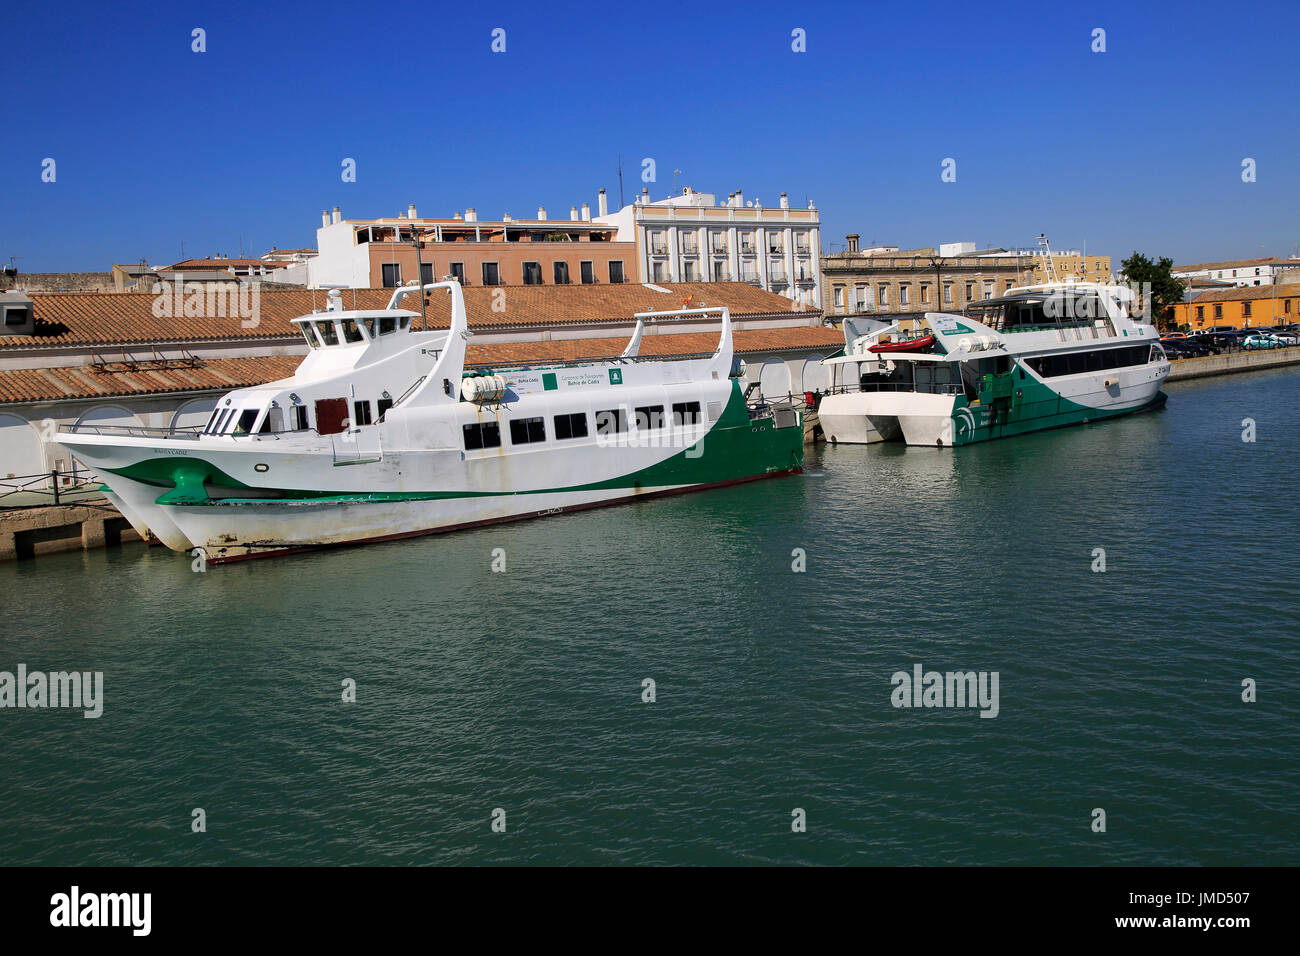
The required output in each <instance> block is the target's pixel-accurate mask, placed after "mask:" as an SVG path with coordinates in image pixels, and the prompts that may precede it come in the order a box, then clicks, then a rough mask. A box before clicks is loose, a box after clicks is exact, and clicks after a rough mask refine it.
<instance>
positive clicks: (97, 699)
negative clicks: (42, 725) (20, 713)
mask: <svg viewBox="0 0 1300 956" xmlns="http://www.w3.org/2000/svg"><path fill="white" fill-rule="evenodd" d="M3 707H17V708H31V709H33V710H38V709H41V708H47V707H67V708H80V709H82V710H84V711H85V713H84V714H83V716H84V717H85V718H86V719H87V720H93V719H94V718H96V717H98V716H100V715H101V714H103V713H104V672H103V671H93V672H92V671H54V672H52V673H48V674H47V673H46V672H45V671H29V670H28V669H27V665H26V664H19V665H18V668H17V673H14V672H12V671H0V708H3Z"/></svg>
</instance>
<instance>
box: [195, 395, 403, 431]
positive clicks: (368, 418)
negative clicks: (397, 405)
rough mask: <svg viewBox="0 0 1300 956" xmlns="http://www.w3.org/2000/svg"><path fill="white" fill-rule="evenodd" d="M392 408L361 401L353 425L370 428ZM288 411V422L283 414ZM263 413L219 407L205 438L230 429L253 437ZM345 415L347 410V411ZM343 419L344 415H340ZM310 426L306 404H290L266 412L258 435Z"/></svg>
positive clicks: (381, 402) (389, 402)
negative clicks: (260, 414)
mask: <svg viewBox="0 0 1300 956" xmlns="http://www.w3.org/2000/svg"><path fill="white" fill-rule="evenodd" d="M392 407H393V400H392V399H391V398H381V399H379V401H378V402H377V403H375V405H374V406H373V407H372V405H371V403H370V402H369V401H368V400H365V399H362V400H358V401H355V402H353V403H352V422H351V425H352V426H353V427H355V426H358V425H371V424H373V423H374V422H375V420H376V419H382V418H383V417H384V413H385V412H387V411H388V410H389V409H390V408H392ZM285 411H287V412H288V416H287V422H286V418H285V416H284V414H283V413H284V412H285ZM260 412H261V409H258V408H224V409H223V408H218V409H217V410H216V411H214V412H213V413H212V417H211V418H210V419H208V424H207V426H206V427H205V428H204V429H203V434H205V435H224V434H226V432H227V430H229V431H230V434H232V435H236V436H239V435H251V434H252V433H253V426H254V425H256V424H257V416H258V414H259V413H260ZM344 414H346V411H345V412H344ZM340 418H342V416H340ZM310 427H311V421H310V418H309V416H308V412H307V406H306V405H291V406H289V408H288V409H287V410H286V409H281V408H272V409H270V410H269V411H268V412H267V413H266V418H264V419H263V420H262V425H261V427H260V428H258V430H257V434H259V435H269V434H271V433H273V432H281V431H292V432H300V431H306V430H307V429H308V428H310Z"/></svg>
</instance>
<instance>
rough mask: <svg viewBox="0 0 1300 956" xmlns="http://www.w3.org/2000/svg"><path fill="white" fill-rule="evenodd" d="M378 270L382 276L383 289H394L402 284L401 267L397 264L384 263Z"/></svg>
mask: <svg viewBox="0 0 1300 956" xmlns="http://www.w3.org/2000/svg"><path fill="white" fill-rule="evenodd" d="M380 269H381V270H382V272H383V276H384V288H385V289H396V288H397V287H398V286H399V285H401V284H402V266H401V263H398V262H385V263H384V264H383V265H382V266H380Z"/></svg>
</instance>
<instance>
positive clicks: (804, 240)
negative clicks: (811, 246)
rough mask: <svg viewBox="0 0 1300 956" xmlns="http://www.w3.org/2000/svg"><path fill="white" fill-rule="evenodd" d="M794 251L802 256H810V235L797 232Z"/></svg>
mask: <svg viewBox="0 0 1300 956" xmlns="http://www.w3.org/2000/svg"><path fill="white" fill-rule="evenodd" d="M794 251H795V252H796V253H797V254H798V255H801V256H806V255H808V233H806V232H796V233H795V234H794Z"/></svg>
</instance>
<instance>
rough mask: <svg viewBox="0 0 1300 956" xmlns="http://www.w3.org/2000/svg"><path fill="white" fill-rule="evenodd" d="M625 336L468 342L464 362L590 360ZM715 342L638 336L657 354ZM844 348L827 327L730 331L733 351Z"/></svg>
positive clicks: (645, 351) (704, 335) (708, 349)
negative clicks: (483, 342)
mask: <svg viewBox="0 0 1300 956" xmlns="http://www.w3.org/2000/svg"><path fill="white" fill-rule="evenodd" d="M626 345H627V339H624V338H622V337H616V336H610V337H607V338H598V339H562V340H560V341H554V342H502V343H494V344H492V345H478V346H475V345H471V346H470V347H469V349H468V352H467V355H466V358H465V363H466V364H467V365H474V366H487V367H491V366H494V365H505V364H520V363H531V364H544V363H547V362H572V361H579V360H589V359H603V358H613V357H614V356H616V355H618V354H619V353H620V352H622V351H623V348H624V347H625V346H626ZM717 347H718V335H717V333H716V332H678V333H669V334H663V335H647V336H645V337H644V338H642V339H641V348H640V352H639V354H641V355H643V356H647V357H652V358H657V357H660V356H669V355H676V356H682V357H685V356H690V355H712V354H713V350H714V349H716V348H717ZM843 347H844V334H843V333H842V332H839V331H836V330H835V329H830V328H826V327H825V326H815V327H809V326H804V327H799V328H790V329H755V330H740V331H735V332H732V348H733V351H734V352H735V353H736V354H737V355H747V354H754V353H760V352H793V351H804V350H807V351H809V352H812V351H822V352H827V351H831V352H833V351H835V350H836V349H839V348H843Z"/></svg>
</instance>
